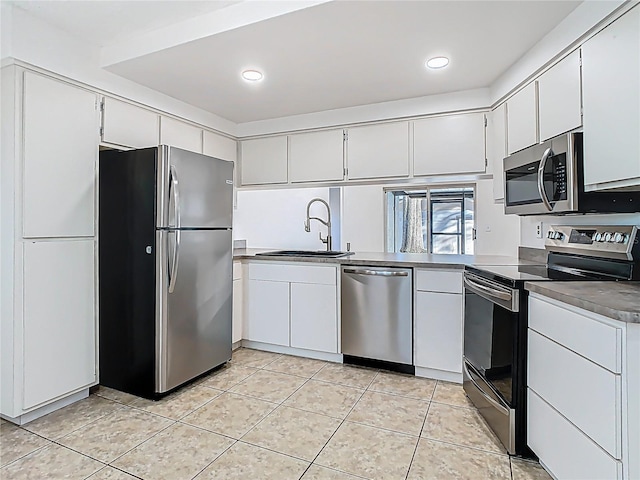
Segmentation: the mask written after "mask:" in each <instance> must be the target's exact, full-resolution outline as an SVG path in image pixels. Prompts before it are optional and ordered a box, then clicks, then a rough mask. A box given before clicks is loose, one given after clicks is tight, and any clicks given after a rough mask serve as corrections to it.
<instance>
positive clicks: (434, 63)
mask: <svg viewBox="0 0 640 480" xmlns="http://www.w3.org/2000/svg"><path fill="white" fill-rule="evenodd" d="M425 65H426V66H427V67H428V68H432V69H438V68H444V67H446V66H447V65H449V59H448V58H447V57H433V58H430V59H429V60H427V63H426V64H425Z"/></svg>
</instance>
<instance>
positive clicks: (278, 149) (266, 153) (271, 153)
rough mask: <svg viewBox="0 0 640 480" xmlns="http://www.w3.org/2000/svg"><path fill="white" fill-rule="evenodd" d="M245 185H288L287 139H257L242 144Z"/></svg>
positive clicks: (283, 137) (242, 166)
mask: <svg viewBox="0 0 640 480" xmlns="http://www.w3.org/2000/svg"><path fill="white" fill-rule="evenodd" d="M240 146H241V151H242V159H241V164H240V165H241V170H242V184H243V185H263V184H269V183H287V179H288V175H287V137H286V136H282V137H269V138H257V139H255V140H244V141H242V142H241V143H240Z"/></svg>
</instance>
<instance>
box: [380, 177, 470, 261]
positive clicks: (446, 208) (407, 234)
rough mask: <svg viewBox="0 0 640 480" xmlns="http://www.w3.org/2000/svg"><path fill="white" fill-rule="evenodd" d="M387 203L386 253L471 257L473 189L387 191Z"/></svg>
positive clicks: (435, 188) (432, 188) (431, 188)
mask: <svg viewBox="0 0 640 480" xmlns="http://www.w3.org/2000/svg"><path fill="white" fill-rule="evenodd" d="M386 202H387V251H388V252H406V253H437V254H440V253H450V254H467V255H471V254H473V252H474V241H475V214H474V211H475V204H474V190H473V187H472V186H464V187H455V188H453V187H451V188H444V187H430V188H421V189H416V190H391V189H389V190H387V191H386Z"/></svg>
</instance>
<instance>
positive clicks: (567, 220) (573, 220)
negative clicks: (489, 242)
mask: <svg viewBox="0 0 640 480" xmlns="http://www.w3.org/2000/svg"><path fill="white" fill-rule="evenodd" d="M538 222H542V231H543V237H545V236H546V235H547V232H548V231H549V227H550V226H552V225H585V226H587V225H638V226H639V227H640V214H638V213H620V214H613V215H612V214H608V215H593V214H587V215H540V216H531V217H521V219H520V245H522V246H523V247H531V248H544V238H536V225H537V223H538Z"/></svg>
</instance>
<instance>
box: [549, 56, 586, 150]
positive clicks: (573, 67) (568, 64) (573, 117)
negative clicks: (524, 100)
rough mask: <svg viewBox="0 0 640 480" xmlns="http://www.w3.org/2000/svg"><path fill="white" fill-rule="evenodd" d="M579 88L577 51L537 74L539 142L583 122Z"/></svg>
mask: <svg viewBox="0 0 640 480" xmlns="http://www.w3.org/2000/svg"><path fill="white" fill-rule="evenodd" d="M580 87H581V85H580V50H576V51H575V52H573V53H572V54H570V55H569V56H568V57H566V58H564V59H563V60H561V61H560V62H558V63H557V64H556V65H554V66H553V67H551V68H550V69H549V70H548V71H546V72H545V73H544V74H542V76H540V78H539V79H538V109H539V110H538V113H539V116H540V141H544V140H548V139H550V138H552V137H555V136H557V135H560V134H562V133H564V132H568V131H569V130H573V129H574V128H578V127H579V126H580V125H582V114H581V113H580V108H581V104H582V95H581V88H580Z"/></svg>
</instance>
